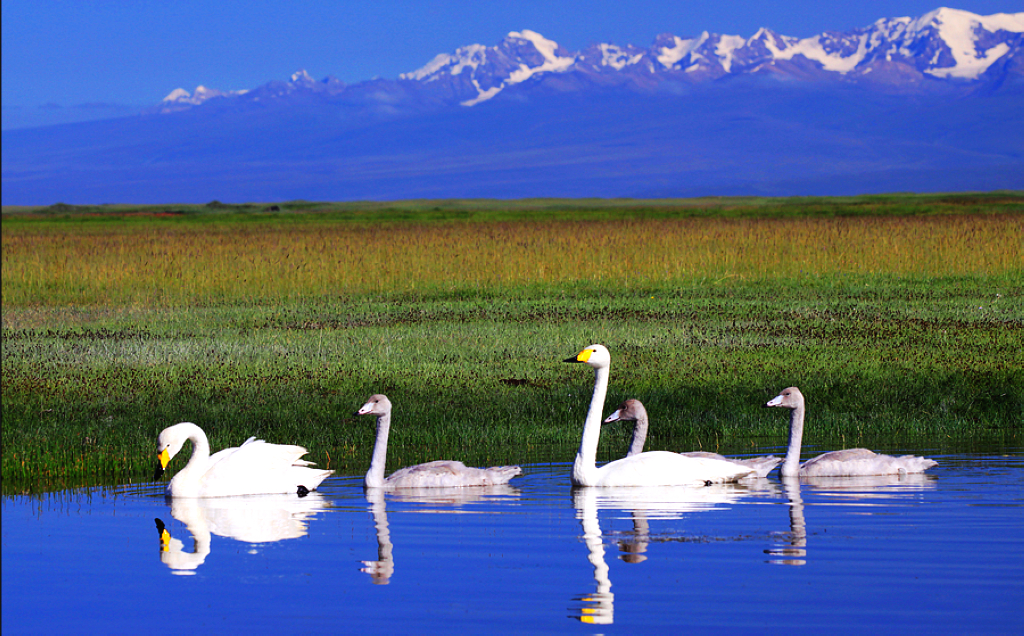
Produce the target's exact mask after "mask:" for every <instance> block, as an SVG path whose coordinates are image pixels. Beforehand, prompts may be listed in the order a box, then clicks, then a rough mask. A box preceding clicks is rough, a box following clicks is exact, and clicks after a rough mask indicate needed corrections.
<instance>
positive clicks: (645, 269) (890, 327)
mask: <svg viewBox="0 0 1024 636" xmlns="http://www.w3.org/2000/svg"><path fill="white" fill-rule="evenodd" d="M1022 238H1024V194H1022V193H1015V192H997V193H984V194H976V195H974V194H956V195H890V196H865V197H848V198H834V199H828V198H796V199H732V198H730V199H699V200H664V201H628V200H594V201H589V200H572V201H560V200H536V201H533V200H528V201H410V202H391V203H346V204H321V203H309V202H291V203H282V204H277V205H273V206H271V205H225V204H219V203H217V202H212V203H211V204H208V205H206V206H170V205H168V206H95V207H91V206H67V205H55V206H50V207H48V208H38V209H31V208H17V209H10V208H4V213H3V239H2V240H3V252H2V260H3V262H2V266H3V288H2V291H3V359H2V362H3V433H2V434H3V454H2V463H3V470H2V472H3V483H4V489H5V491H8V490H10V489H12V488H21V489H24V488H37V487H42V486H40V484H58V485H63V484H69V483H75V482H76V481H79V480H93V481H95V480H96V479H102V478H107V479H117V480H145V479H147V478H148V477H149V476H151V473H152V467H153V462H154V447H155V446H154V444H155V439H156V435H157V433H158V432H159V431H160V430H161V429H162V428H164V427H166V426H168V425H170V424H174V423H176V422H179V421H193V422H196V423H197V424H199V425H200V426H201V427H203V428H204V430H206V432H207V434H208V435H209V437H210V442H211V445H212V446H213V448H214V449H218V448H223V447H225V446H236V445H238V444H239V443H241V442H242V441H244V440H245V439H246V438H247V437H249V436H250V435H256V436H258V437H261V438H264V439H267V440H268V441H271V442H277V443H298V444H302V445H304V446H306V447H307V448H309V449H310V458H311V459H313V460H314V461H316V462H317V463H318V464H319V465H320V466H324V467H330V468H334V469H336V470H338V471H340V472H342V473H361V472H363V471H365V469H366V466H368V464H369V455H370V451H371V448H372V443H373V428H372V424H368V423H366V422H365V421H363V420H360V419H357V418H355V417H354V416H353V415H352V413H353V411H354V410H355V409H356V408H357V407H358V406H359V405H361V404H362V403H363V400H364V399H365V398H366V397H367V396H368V395H370V394H372V393H378V392H379V393H385V394H387V395H388V396H389V397H390V398H391V400H392V402H394V404H395V414H394V421H393V430H392V437H391V444H390V447H389V466H388V470H389V471H390V470H392V469H393V468H395V467H398V466H402V465H407V464H410V463H415V462H419V461H425V460H430V459H439V458H442V457H443V458H451V459H461V460H464V461H466V463H472V464H477V465H482V464H495V463H511V462H523V463H526V462H533V463H536V462H544V461H569V460H571V458H572V456H573V454H574V453H575V450H576V445H577V444H578V441H579V434H580V430H581V426H582V418H583V414H584V413H585V411H586V406H587V403H588V400H589V395H590V389H591V386H592V376H591V374H590V373H589V372H585V371H583V370H581V369H579V368H578V367H576V366H574V365H563V364H561V363H560V361H561V360H562V359H564V358H565V357H567V356H570V355H573V354H575V353H576V352H577V351H578V350H579V349H580V348H582V347H583V346H585V345H587V344H590V343H592V342H601V343H603V344H605V345H607V346H608V347H609V349H610V350H611V352H612V355H613V361H612V376H611V378H612V379H611V389H610V393H609V402H608V404H607V410H608V411H610V410H611V409H613V408H614V407H615V405H616V404H617V402H616V400H621V399H623V398H626V397H637V398H640V399H641V400H642V401H643V402H644V404H645V405H646V406H647V408H648V410H649V412H650V414H651V420H652V432H651V436H650V437H649V442H648V448H649V449H658V448H669V449H674V450H683V449H684V448H685V449H691V448H692V449H697V448H703V449H705V450H717V451H720V452H732V453H745V452H750V453H757V452H759V451H761V450H762V449H765V448H774V447H778V446H781V445H783V444H784V443H785V436H786V425H787V421H786V418H784V417H782V416H780V414H779V413H777V412H774V411H771V410H768V409H763V408H761V405H763V403H764V402H765V401H767V400H768V399H769V398H771V397H773V396H774V395H775V394H776V393H777V392H778V390H779V389H781V388H783V387H785V386H788V385H798V386H800V387H801V389H802V390H803V391H804V393H805V395H807V399H808V431H807V433H806V435H805V444H806V445H807V446H808V447H810V446H813V445H815V444H818V445H823V446H824V445H830V444H832V443H834V444H840V445H845V446H852V445H868V446H872V447H874V448H877V449H879V450H886V449H898V448H900V447H901V446H904V445H906V444H913V445H915V446H919V447H920V446H922V445H923V446H925V447H932V448H935V449H937V450H941V449H957V450H969V449H970V448H972V447H975V446H984V445H989V444H996V445H1003V444H1011V445H1019V444H1020V434H1021V426H1022V423H1024V422H1022V420H1024V370H1022V369H1024V354H1022V353H1021V351H1022V349H1024V259H1022V257H1021V254H1022V251H1024V243H1022ZM606 429H607V430H606V433H605V434H603V435H602V444H601V454H599V459H611V458H614V457H618V456H621V455H622V454H624V453H625V449H626V445H627V443H628V431H627V430H626V427H619V428H616V427H606ZM182 461H183V460H178V462H182ZM182 465H183V464H182ZM175 468H180V465H179V466H175V465H174V464H172V466H171V470H174V469H175ZM26 484H27V485H26Z"/></svg>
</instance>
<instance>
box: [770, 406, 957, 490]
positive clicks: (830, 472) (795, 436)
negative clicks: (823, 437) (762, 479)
mask: <svg viewBox="0 0 1024 636" xmlns="http://www.w3.org/2000/svg"><path fill="white" fill-rule="evenodd" d="M765 406H778V407H782V408H787V409H790V414H789V449H788V450H787V451H786V459H785V461H783V462H782V468H781V470H780V473H781V475H782V476H783V477H798V476H799V477H855V476H859V475H903V474H907V473H923V472H924V471H926V470H928V469H929V468H931V467H932V466H936V465H938V462H936V461H935V460H932V459H927V458H924V457H916V456H914V455H903V456H902V457H893V456H891V455H879V454H878V453H875V452H873V451H869V450H868V449H866V448H849V449H846V450H840V451H832V452H831V453H825V454H824V455H818V456H817V457H815V458H814V459H809V460H807V461H806V462H804V463H803V465H801V464H800V443H801V440H802V439H803V435H804V396H803V394H802V393H800V389H798V388H796V387H795V386H791V387H789V388H788V389H783V390H782V393H779V394H778V395H777V396H775V397H774V398H772V400H771V401H770V402H768V403H767V404H765Z"/></svg>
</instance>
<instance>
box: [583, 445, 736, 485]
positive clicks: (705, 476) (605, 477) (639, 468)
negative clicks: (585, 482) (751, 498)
mask: <svg viewBox="0 0 1024 636" xmlns="http://www.w3.org/2000/svg"><path fill="white" fill-rule="evenodd" d="M753 472H754V471H753V469H751V468H749V467H746V466H741V465H739V464H736V463H734V462H730V461H725V460H720V459H713V458H708V457H688V456H685V455H680V454H678V453H670V452H668V451H650V452H647V453H640V454H639V455H633V456H631V457H625V458H623V459H619V460H616V461H614V462H611V463H608V464H605V465H604V466H601V467H600V468H598V469H597V480H596V483H594V484H592V485H594V486H704V485H706V484H707V483H708V482H711V483H725V482H730V481H736V480H738V479H742V478H743V477H746V476H747V475H750V474H752V473H753Z"/></svg>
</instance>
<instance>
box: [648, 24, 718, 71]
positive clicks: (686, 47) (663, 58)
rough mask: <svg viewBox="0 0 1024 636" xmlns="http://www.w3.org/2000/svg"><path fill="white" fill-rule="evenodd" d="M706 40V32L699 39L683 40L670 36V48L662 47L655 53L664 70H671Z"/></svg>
mask: <svg viewBox="0 0 1024 636" xmlns="http://www.w3.org/2000/svg"><path fill="white" fill-rule="evenodd" d="M707 39H708V32H707V31H705V32H704V33H701V35H700V37H699V38H690V39H688V40H684V39H683V38H681V37H678V36H675V35H673V36H672V46H663V47H661V48H660V49H659V50H658V51H657V54H658V55H657V58H658V61H659V62H661V65H662V66H664V67H665V68H672V67H673V66H675V65H676V64H678V63H679V61H680V60H682V59H683V58H685V57H686V56H687V55H689V54H690V53H692V52H693V51H695V50H696V49H697V48H698V47H699V46H700V45H701V44H704V42H706V41H707Z"/></svg>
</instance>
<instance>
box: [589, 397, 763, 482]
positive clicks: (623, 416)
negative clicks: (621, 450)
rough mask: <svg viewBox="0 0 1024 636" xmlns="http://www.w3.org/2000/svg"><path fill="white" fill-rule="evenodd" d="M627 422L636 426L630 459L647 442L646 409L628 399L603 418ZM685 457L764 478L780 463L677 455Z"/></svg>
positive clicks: (704, 454)
mask: <svg viewBox="0 0 1024 636" xmlns="http://www.w3.org/2000/svg"><path fill="white" fill-rule="evenodd" d="M619 421H623V422H628V421H633V422H636V424H634V425H633V441H632V442H630V444H629V452H628V453H626V457H632V456H633V455H638V454H640V453H642V452H643V451H644V442H646V441H647V429H648V428H649V426H650V420H649V419H648V417H647V409H646V408H644V405H643V404H642V403H641V402H640V400H637V399H634V398H630V399H628V400H626V401H625V402H623V403H622V404H621V405H620V406H619V408H618V409H616V410H615V412H614V413H612V414H611V415H609V416H608V417H606V418H604V423H605V424H608V423H609V422H619ZM679 454H680V455H684V456H686V457H706V458H708V459H720V460H722V461H726V462H732V463H734V464H739V465H740V466H746V467H747V468H753V469H754V472H755V473H757V476H758V477H760V478H764V477H767V476H768V473H770V472H771V471H772V469H773V468H775V467H776V466H777V465H778V464H779V463H780V462H781V461H782V458H781V457H775V456H774V455H768V456H766V457H751V458H749V459H732V458H729V457H725V456H722V455H719V454H718V453H708V452H706V451H690V452H688V453H679Z"/></svg>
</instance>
